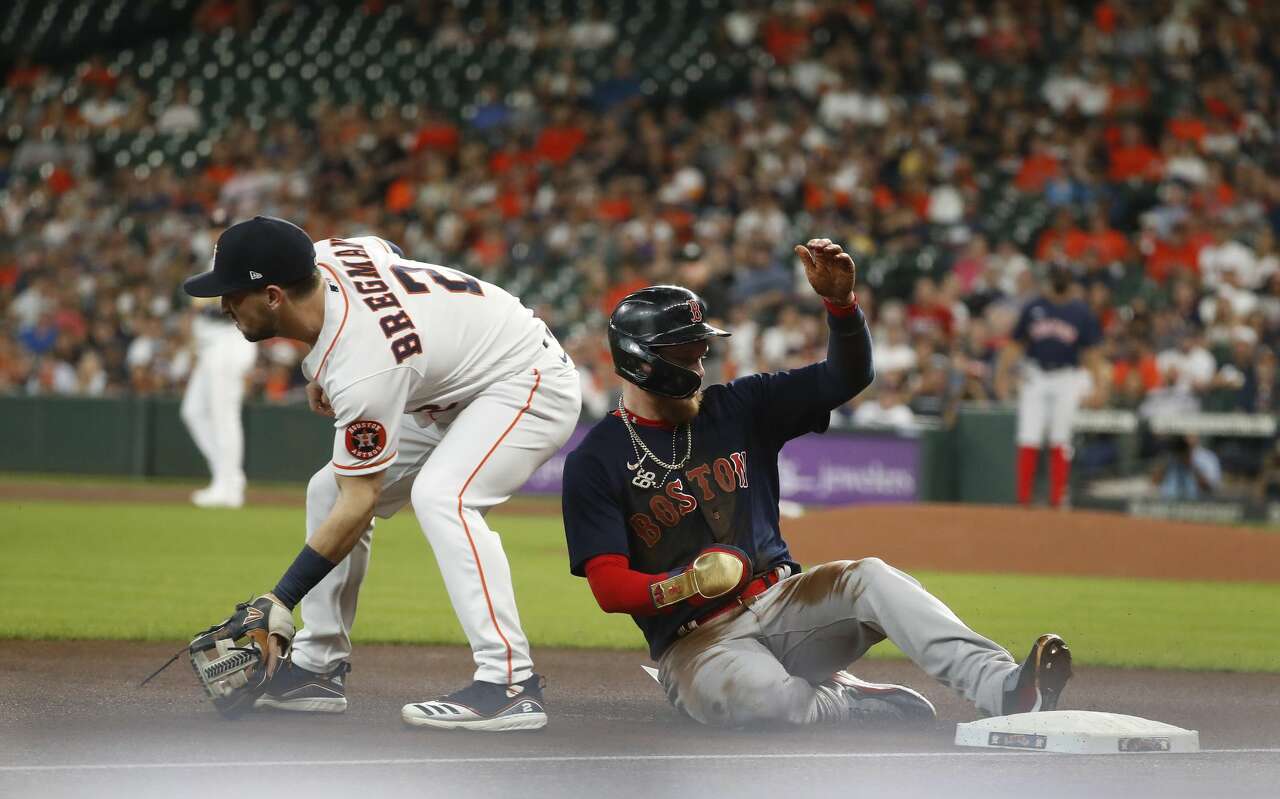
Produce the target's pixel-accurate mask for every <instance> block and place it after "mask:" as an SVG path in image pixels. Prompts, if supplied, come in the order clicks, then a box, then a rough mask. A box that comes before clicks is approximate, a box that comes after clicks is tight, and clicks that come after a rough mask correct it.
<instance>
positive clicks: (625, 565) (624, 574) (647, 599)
mask: <svg viewBox="0 0 1280 799" xmlns="http://www.w3.org/2000/svg"><path fill="white" fill-rule="evenodd" d="M584 570H585V571H586V574H587V583H588V584H589V585H590V586H591V593H592V594H593V595H595V598H596V602H597V603H598V604H599V605H600V609H601V610H603V611H604V612H605V613H628V614H630V615H632V616H657V615H658V614H659V613H661V612H662V611H660V610H658V609H657V608H656V607H654V606H653V595H652V594H650V593H649V586H651V585H653V583H655V582H657V581H658V580H661V579H663V577H665V576H666V575H662V574H645V573H644V572H638V571H635V570H634V569H632V568H631V561H630V560H628V559H627V558H626V557H625V556H623V555H596V556H595V557H594V558H592V559H590V560H588V561H587V563H586V566H585V569H584Z"/></svg>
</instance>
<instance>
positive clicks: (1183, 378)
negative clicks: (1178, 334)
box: [1156, 332, 1218, 395]
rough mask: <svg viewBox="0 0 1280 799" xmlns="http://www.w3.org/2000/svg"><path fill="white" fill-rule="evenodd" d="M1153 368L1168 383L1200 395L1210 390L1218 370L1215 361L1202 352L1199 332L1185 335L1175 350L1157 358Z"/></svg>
mask: <svg viewBox="0 0 1280 799" xmlns="http://www.w3.org/2000/svg"><path fill="white" fill-rule="evenodd" d="M1156 367H1157V368H1158V369H1159V370H1160V374H1161V375H1162V376H1163V377H1164V378H1165V382H1166V383H1167V384H1169V385H1174V386H1177V387H1178V388H1179V389H1180V390H1182V391H1185V392H1191V393H1193V394H1196V395H1203V394H1204V392H1205V391H1207V390H1208V389H1209V384H1210V383H1212V382H1213V376H1214V374H1215V373H1216V372H1217V370H1218V364H1217V361H1215V360H1214V359H1213V355H1212V354H1211V353H1210V352H1209V350H1207V349H1205V347H1204V342H1203V339H1202V338H1201V336H1200V334H1199V333H1198V332H1188V333H1186V334H1184V335H1183V336H1182V338H1181V340H1179V342H1178V346H1177V347H1176V348H1174V349H1169V350H1165V351H1164V352H1162V353H1160V354H1159V355H1157V356H1156Z"/></svg>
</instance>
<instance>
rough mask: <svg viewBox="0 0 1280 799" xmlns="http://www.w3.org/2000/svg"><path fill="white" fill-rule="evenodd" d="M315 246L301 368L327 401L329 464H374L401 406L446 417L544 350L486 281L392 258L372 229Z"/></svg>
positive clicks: (388, 459)
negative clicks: (318, 285) (315, 284)
mask: <svg viewBox="0 0 1280 799" xmlns="http://www.w3.org/2000/svg"><path fill="white" fill-rule="evenodd" d="M315 248H316V263H317V265H318V266H319V268H320V273H321V277H322V278H323V280H324V284H325V286H324V292H325V318H324V326H323V327H322V329H321V331H320V337H319V339H318V340H317V341H316V343H315V346H314V347H313V348H312V350H311V352H310V353H309V354H308V355H307V357H306V358H305V359H304V360H303V363H302V369H303V374H305V375H306V377H307V378H308V379H309V380H314V381H316V382H318V383H319V385H320V387H321V388H322V389H323V390H324V393H325V396H326V397H327V398H328V400H329V403H330V405H332V407H333V410H334V414H335V423H334V426H335V428H336V431H337V434H336V436H335V440H334V446H333V466H334V469H335V470H336V471H337V473H338V474H342V475H363V474H373V473H376V472H379V471H382V470H383V469H386V468H387V467H388V466H390V465H391V464H392V463H393V462H394V461H395V458H396V454H397V444H398V439H399V431H400V426H401V424H402V422H403V420H404V418H405V414H416V415H417V417H418V422H419V423H421V424H424V425H426V424H430V423H432V422H434V421H438V420H440V419H442V418H445V419H447V418H450V417H452V416H453V415H456V412H457V411H459V410H461V408H462V407H465V406H466V404H467V403H468V402H469V401H470V400H472V399H473V398H474V397H475V396H476V395H478V394H479V393H480V392H481V391H483V390H484V389H485V388H487V387H489V386H491V385H493V384H494V383H496V382H498V381H501V380H504V379H507V378H510V377H511V376H513V375H515V374H517V373H520V372H522V371H525V370H527V369H528V368H529V366H530V365H531V364H532V363H533V362H534V361H535V360H536V359H537V358H538V357H539V356H541V355H542V354H544V352H545V349H544V348H545V347H546V346H547V345H546V344H545V343H544V342H546V341H547V339H548V338H549V333H548V331H547V327H546V325H545V324H544V323H543V322H542V321H541V320H539V319H537V318H535V317H534V315H533V311H531V310H529V309H528V308H526V307H524V306H523V305H522V304H521V303H520V300H519V299H517V298H516V297H514V296H512V295H511V294H509V293H507V292H506V291H503V290H502V289H501V288H499V287H497V286H495V285H492V284H490V283H485V282H484V281H481V280H478V279H476V278H474V277H472V276H470V275H468V274H466V273H464V272H460V271H458V270H456V269H451V268H449V267H445V266H437V265H434V264H427V263H421V262H418V261H410V260H406V259H404V258H401V257H399V256H397V255H396V254H395V253H394V252H393V251H392V250H391V248H390V247H389V246H388V245H387V243H386V242H385V241H383V240H382V239H379V238H377V237H375V236H357V237H352V238H349V239H327V240H324V241H318V242H316V244H315ZM411 423H412V422H411Z"/></svg>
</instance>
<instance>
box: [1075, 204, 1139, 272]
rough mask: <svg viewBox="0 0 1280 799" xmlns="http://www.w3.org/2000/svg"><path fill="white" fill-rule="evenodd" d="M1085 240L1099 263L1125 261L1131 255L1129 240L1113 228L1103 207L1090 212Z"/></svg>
mask: <svg viewBox="0 0 1280 799" xmlns="http://www.w3.org/2000/svg"><path fill="white" fill-rule="evenodd" d="M1085 240H1086V246H1087V248H1088V249H1090V250H1092V251H1093V252H1094V253H1095V254H1096V256H1097V258H1098V261H1099V263H1102V264H1112V263H1116V262H1117V261H1124V260H1125V258H1127V257H1128V255H1129V240H1128V239H1127V238H1125V236H1124V234H1123V233H1121V232H1120V231H1118V230H1116V229H1115V228H1113V227H1111V223H1110V222H1109V221H1108V220H1107V211H1106V209H1105V208H1102V207H1101V206H1095V207H1094V208H1093V209H1091V210H1090V211H1089V232H1088V233H1087V234H1086V236H1085Z"/></svg>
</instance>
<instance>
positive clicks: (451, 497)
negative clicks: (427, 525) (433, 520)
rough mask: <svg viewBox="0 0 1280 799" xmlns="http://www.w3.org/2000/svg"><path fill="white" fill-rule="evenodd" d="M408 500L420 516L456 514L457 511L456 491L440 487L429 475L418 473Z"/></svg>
mask: <svg viewBox="0 0 1280 799" xmlns="http://www.w3.org/2000/svg"><path fill="white" fill-rule="evenodd" d="M409 502H410V503H411V504H412V505H413V511H414V513H416V514H417V515H418V516H419V517H422V516H456V515H457V513H458V492H457V491H456V490H450V489H448V488H441V486H440V484H439V482H438V481H436V480H432V479H431V476H430V475H427V474H420V475H418V479H417V480H415V481H414V483H413V488H412V489H411V490H410V492H409Z"/></svg>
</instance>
